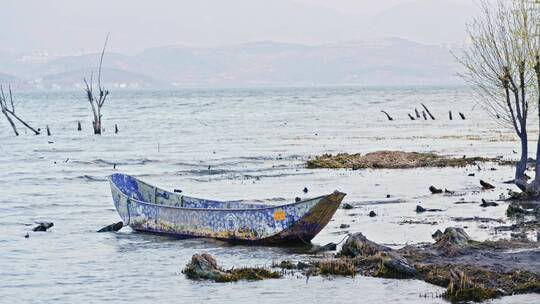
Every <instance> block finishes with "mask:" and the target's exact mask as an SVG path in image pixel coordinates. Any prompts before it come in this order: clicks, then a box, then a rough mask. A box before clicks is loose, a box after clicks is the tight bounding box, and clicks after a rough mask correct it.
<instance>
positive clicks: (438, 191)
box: [429, 186, 443, 194]
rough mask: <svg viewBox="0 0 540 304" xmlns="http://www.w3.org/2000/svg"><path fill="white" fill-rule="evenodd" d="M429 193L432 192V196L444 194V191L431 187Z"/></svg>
mask: <svg viewBox="0 0 540 304" xmlns="http://www.w3.org/2000/svg"><path fill="white" fill-rule="evenodd" d="M429 191H431V193H432V194H440V193H443V191H442V189H438V188H435V186H429Z"/></svg>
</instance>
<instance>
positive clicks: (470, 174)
mask: <svg viewBox="0 0 540 304" xmlns="http://www.w3.org/2000/svg"><path fill="white" fill-rule="evenodd" d="M475 175H476V174H474V173H469V175H468V176H475Z"/></svg>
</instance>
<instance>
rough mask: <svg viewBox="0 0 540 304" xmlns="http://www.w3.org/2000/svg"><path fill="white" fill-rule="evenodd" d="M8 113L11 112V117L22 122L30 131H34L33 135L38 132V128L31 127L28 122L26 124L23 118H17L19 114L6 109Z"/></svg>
mask: <svg viewBox="0 0 540 304" xmlns="http://www.w3.org/2000/svg"><path fill="white" fill-rule="evenodd" d="M7 112H8V113H9V114H11V115H12V116H13V117H15V119H17V120H18V121H19V122H20V123H22V124H23V125H24V126H25V127H27V128H28V129H30V130H32V132H34V134H35V135H39V132H38V130H36V129H34V128H32V127H31V126H30V125H29V124H27V123H26V122H25V121H24V120H22V119H21V118H19V116H17V115H15V113H14V112H13V111H9V110H8V111H7Z"/></svg>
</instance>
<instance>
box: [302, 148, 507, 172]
mask: <svg viewBox="0 0 540 304" xmlns="http://www.w3.org/2000/svg"><path fill="white" fill-rule="evenodd" d="M478 162H496V163H498V164H501V165H506V164H509V162H507V161H502V160H500V159H496V158H486V157H460V158H452V157H446V156H441V155H438V154H435V153H420V152H403V151H377V152H372V153H367V154H364V155H362V154H348V153H339V154H336V155H332V154H323V155H320V156H316V157H315V158H314V159H311V160H308V162H307V167H308V168H310V169H315V168H326V169H341V168H351V169H409V168H421V167H465V166H468V165H474V164H476V163H478ZM511 163H513V162H511Z"/></svg>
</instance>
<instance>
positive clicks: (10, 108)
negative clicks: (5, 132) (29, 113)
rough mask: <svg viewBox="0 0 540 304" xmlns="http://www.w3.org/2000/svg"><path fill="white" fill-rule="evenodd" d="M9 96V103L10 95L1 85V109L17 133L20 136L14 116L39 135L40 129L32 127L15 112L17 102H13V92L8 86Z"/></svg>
mask: <svg viewBox="0 0 540 304" xmlns="http://www.w3.org/2000/svg"><path fill="white" fill-rule="evenodd" d="M8 96H9V103H8V97H7V96H6V93H5V92H4V89H3V87H2V86H0V111H2V113H3V114H4V116H5V117H6V119H7V121H8V122H9V124H10V125H11V128H12V129H13V132H14V133H15V135H16V136H19V132H18V131H17V126H16V125H15V122H14V121H13V119H12V117H13V118H15V119H16V120H17V121H19V122H20V123H21V124H23V125H24V126H25V127H26V128H28V129H30V130H31V131H32V132H34V134H36V135H39V131H38V130H36V129H34V128H32V126H30V125H29V124H28V123H26V122H25V121H24V120H23V119H22V118H20V117H19V116H18V115H17V114H16V113H15V104H14V103H13V93H12V92H11V88H8Z"/></svg>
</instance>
